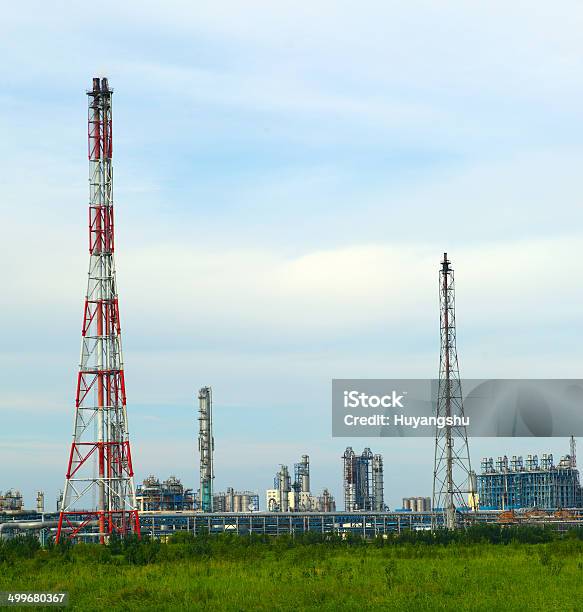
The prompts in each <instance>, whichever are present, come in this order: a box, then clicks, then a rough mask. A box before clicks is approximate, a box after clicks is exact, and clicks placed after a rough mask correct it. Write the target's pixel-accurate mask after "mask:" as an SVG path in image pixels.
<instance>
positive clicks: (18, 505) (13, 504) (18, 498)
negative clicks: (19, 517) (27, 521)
mask: <svg viewBox="0 0 583 612" xmlns="http://www.w3.org/2000/svg"><path fill="white" fill-rule="evenodd" d="M22 508H23V502H22V493H21V492H20V491H17V490H16V489H8V491H6V492H5V493H4V495H2V491H0V512H20V511H21V510H22Z"/></svg>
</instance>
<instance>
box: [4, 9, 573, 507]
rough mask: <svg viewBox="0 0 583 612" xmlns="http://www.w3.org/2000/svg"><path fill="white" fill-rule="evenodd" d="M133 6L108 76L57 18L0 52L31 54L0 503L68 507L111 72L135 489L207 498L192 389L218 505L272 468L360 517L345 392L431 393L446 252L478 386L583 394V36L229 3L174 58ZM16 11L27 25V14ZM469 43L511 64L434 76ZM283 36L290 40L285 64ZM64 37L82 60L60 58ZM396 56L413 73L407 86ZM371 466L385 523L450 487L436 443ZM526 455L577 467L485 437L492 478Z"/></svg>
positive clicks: (17, 169)
mask: <svg viewBox="0 0 583 612" xmlns="http://www.w3.org/2000/svg"><path fill="white" fill-rule="evenodd" d="M130 4H131V3H130ZM128 6H129V5H128ZM181 6H182V10H183V11H185V12H188V11H190V10H191V9H189V8H188V6H187V4H186V3H185V4H184V5H181ZM290 6H291V5H290ZM375 8H376V10H378V11H379V12H380V13H381V16H382V11H383V10H384V9H383V8H382V7H381V5H380V3H379V5H378V6H377V5H375ZM294 9H297V7H294ZM114 10H116V11H117V12H118V13H119V14H118V17H119V19H118V21H117V23H118V24H119V25H118V26H116V28H115V29H114V30H112V31H109V32H108V33H107V34H106V36H108V37H110V41H109V42H110V43H111V44H110V45H106V47H108V48H109V49H110V50H109V51H106V53H105V60H104V61H105V64H106V65H105V66H101V65H100V66H94V65H92V63H91V61H90V60H89V55H88V52H87V51H86V47H87V48H89V47H90V46H91V44H92V43H93V42H94V41H95V37H96V32H97V31H99V32H100V33H101V32H102V30H101V29H100V28H95V24H92V25H91V29H90V27H89V24H83V23H81V22H80V21H79V20H78V19H77V16H76V14H75V10H74V9H71V13H70V14H69V15H68V19H67V20H65V21H62V20H59V19H58V18H57V13H58V11H57V12H55V13H54V14H53V11H52V9H49V8H48V7H44V6H43V5H41V4H38V10H37V12H36V17H34V18H30V16H29V15H28V16H27V19H30V25H29V27H30V29H31V31H34V33H35V36H29V37H27V40H26V45H25V43H24V42H23V43H19V42H18V40H16V36H17V35H16V32H17V31H18V27H12V28H8V31H7V34H6V37H5V39H4V40H3V41H0V50H5V51H7V57H8V58H9V60H10V61H7V62H4V63H3V66H2V67H0V74H2V79H3V81H2V82H3V86H2V93H1V95H0V109H1V111H2V112H1V113H0V117H1V121H2V125H1V126H0V127H1V128H2V133H3V138H2V142H0V154H1V155H2V158H3V159H4V160H6V163H4V164H3V167H2V169H0V178H1V181H2V184H3V197H2V201H1V203H0V206H1V207H2V214H3V218H4V222H3V224H2V226H3V230H4V231H3V236H2V244H1V246H0V248H1V249H2V254H3V255H4V260H5V261H7V262H8V266H9V270H8V275H7V279H6V285H5V288H4V290H3V305H2V312H3V321H4V325H3V331H2V333H3V345H2V348H1V358H2V362H3V368H2V374H1V377H2V378H1V380H0V383H1V389H2V392H1V397H0V415H1V418H2V421H3V426H2V428H1V430H0V462H1V463H2V465H3V466H5V467H4V468H3V470H2V474H1V478H0V490H5V489H8V488H11V487H14V488H18V489H21V490H22V491H23V492H24V494H25V498H26V501H27V503H26V504H25V505H27V506H33V505H34V498H35V496H36V491H37V490H43V491H45V495H46V506H47V508H54V498H55V497H56V494H57V492H58V490H59V489H61V488H62V486H63V471H64V467H65V463H66V458H67V456H66V455H67V447H68V445H69V444H70V440H71V438H70V432H71V413H72V409H73V405H74V381H75V369H76V366H77V365H78V364H77V361H78V355H79V349H78V342H79V332H80V328H81V323H82V321H81V317H80V313H79V304H80V301H81V299H82V297H83V293H84V279H85V278H86V277H85V275H86V264H87V256H86V255H87V245H86V244H85V243H86V232H85V230H84V228H85V226H86V222H87V184H86V178H85V177H86V175H87V160H86V157H85V156H84V151H85V150H86V149H85V148H86V144H85V142H84V139H85V137H86V134H85V133H84V128H83V124H84V121H85V120H86V117H85V114H86V108H85V106H84V104H83V102H84V101H83V96H82V88H83V87H84V86H86V83H87V74H88V73H89V74H93V73H94V72H95V73H97V72H99V73H101V72H106V74H107V76H109V77H110V81H111V85H112V86H113V88H114V90H115V91H116V94H115V100H114V109H115V111H114V112H115V121H116V124H115V128H114V129H115V134H116V141H115V142H116V144H115V146H116V153H115V155H116V170H115V201H116V224H117V225H116V231H117V233H118V240H119V243H120V244H121V245H122V247H121V248H120V251H119V253H118V254H116V259H117V268H118V279H119V286H120V299H121V300H122V302H123V310H122V315H121V316H122V320H121V324H122V327H123V333H124V354H125V361H126V380H127V386H128V411H129V415H130V417H129V422H130V430H131V437H132V451H133V458H134V465H135V469H136V484H138V483H140V482H142V480H143V479H145V478H146V477H147V476H148V475H149V474H155V475H157V476H158V477H160V478H167V477H168V476H169V475H171V474H176V475H177V476H178V477H179V478H180V479H181V480H182V482H183V483H184V484H185V486H188V487H191V488H192V487H195V488H196V487H197V483H198V456H197V454H196V452H195V449H196V438H197V436H198V422H197V412H196V411H197V401H198V400H197V394H198V389H199V388H200V387H203V386H205V385H210V386H212V388H213V402H214V403H213V425H214V437H215V440H216V450H215V466H214V467H215V474H216V478H215V483H214V488H215V490H217V491H224V490H226V489H227V487H234V488H235V489H239V490H252V491H257V492H259V494H260V498H261V499H262V500H263V493H264V491H265V489H267V488H270V487H271V486H272V485H271V483H272V480H273V474H274V473H275V472H276V470H277V469H278V466H279V465H280V464H281V463H285V462H288V461H289V460H290V458H293V457H300V456H301V455H304V454H307V455H309V456H310V462H311V463H310V465H311V480H312V484H313V489H312V490H314V491H321V490H322V489H323V488H324V487H327V488H329V489H330V491H331V492H332V494H333V495H334V496H335V498H336V500H342V498H343V495H342V460H341V457H342V454H343V452H344V449H345V447H346V446H347V444H352V446H354V447H358V448H360V447H362V446H363V444H362V441H360V442H353V441H351V440H346V439H336V440H334V439H332V438H331V430H330V410H331V407H330V384H331V379H332V378H343V377H346V378H357V377H362V378H388V377H390V378H396V377H411V378H417V377H426V378H434V377H436V376H437V374H438V369H439V294H438V286H437V280H436V279H437V271H438V268H439V258H440V256H441V254H442V253H443V251H445V250H447V252H448V253H449V254H450V255H451V257H452V259H453V261H454V265H455V270H456V281H457V324H458V330H457V343H458V351H459V356H460V372H461V376H462V378H463V377H504V378H511V377H544V378H553V377H565V378H567V377H574V378H577V377H580V372H582V371H583V359H582V356H581V351H580V347H578V345H577V344H576V342H575V341H574V338H575V337H576V336H577V333H578V331H579V330H580V328H581V320H582V318H581V315H580V306H579V304H580V303H581V301H582V298H583V295H582V293H583V292H582V289H581V286H582V284H581V282H580V278H581V277H583V274H582V273H583V270H582V267H583V263H582V262H583V257H582V255H583V246H582V245H583V241H582V237H581V235H580V232H578V231H577V230H576V229H575V228H576V227H577V226H580V225H581V220H582V219H581V215H582V214H583V213H582V210H583V207H581V205H580V198H581V194H580V187H579V179H578V172H579V167H580V166H581V162H582V161H583V159H582V158H583V150H582V149H581V145H580V144H579V143H580V142H581V141H582V139H581V134H580V133H579V132H580V131H581V127H580V126H581V125H583V122H581V117H580V115H581V112H582V111H581V109H580V108H578V107H576V105H575V104H573V103H572V102H571V100H573V99H575V98H576V95H577V96H578V95H580V93H581V89H583V77H582V76H581V75H580V74H571V72H570V71H569V58H570V57H572V55H573V54H575V53H579V52H580V51H581V46H583V43H582V42H581V41H580V37H579V35H578V32H579V29H578V27H576V26H577V20H576V19H574V20H572V21H573V23H572V24H571V25H569V24H562V25H564V26H565V27H566V29H562V30H561V36H560V38H559V36H558V35H557V37H556V38H555V37H554V36H553V35H552V33H550V32H549V30H548V17H549V16H548V15H543V14H534V13H530V14H528V15H524V14H523V13H522V12H520V11H518V9H513V8H511V7H510V8H509V7H507V6H506V7H505V9H504V10H505V13H508V19H507V22H508V25H507V26H506V27H507V30H505V29H503V30H502V32H500V31H498V30H497V34H496V37H494V36H493V32H492V29H491V24H489V22H488V19H487V15H484V14H483V13H481V12H480V11H479V10H478V9H477V8H469V7H465V8H462V7H461V5H459V6H457V9H456V15H457V19H456V20H455V21H454V22H453V23H451V22H450V21H449V20H448V19H449V17H450V16H451V15H448V11H447V10H445V11H443V12H441V11H440V12H439V13H437V12H436V13H431V14H429V15H427V16H426V19H427V21H426V22H422V23H420V24H419V23H417V24H415V27H413V25H411V24H410V23H409V22H408V17H407V12H406V10H405V9H403V11H402V12H398V14H397V15H396V16H395V15H394V14H393V15H392V17H393V19H392V21H390V22H389V21H387V20H385V19H382V18H380V19H379V20H378V22H379V26H378V29H377V26H376V25H375V24H374V22H373V21H371V20H370V19H367V21H366V26H364V25H363V24H362V23H361V22H360V21H359V20H358V14H350V15H344V14H343V13H341V12H340V10H339V9H338V8H335V7H333V6H332V4H331V5H330V6H328V7H327V8H326V11H328V12H329V14H330V18H331V21H332V22H334V29H333V30H329V29H328V28H327V27H326V25H325V24H326V22H327V20H326V19H318V20H317V23H318V25H317V26H316V25H314V23H313V21H312V17H313V15H311V14H306V15H305V16H304V17H305V18H304V19H303V20H301V21H298V20H286V18H285V11H284V14H283V15H278V16H276V15H275V14H274V13H271V12H270V10H269V6H268V5H267V4H263V3H257V4H253V5H252V6H251V7H250V8H249V14H244V13H243V11H242V9H241V8H239V7H237V5H236V4H233V6H232V7H231V10H229V11H225V12H215V11H216V10H217V9H210V8H208V7H207V8H205V9H204V10H202V11H200V12H198V10H197V14H194V13H189V17H190V19H191V24H192V25H191V26H188V25H184V26H183V27H182V28H181V29H180V30H179V31H178V33H176V31H175V30H172V38H173V39H174V40H175V44H173V45H170V44H168V43H169V38H170V36H171V34H170V31H171V28H170V27H169V24H168V23H165V21H164V19H160V17H161V13H158V12H157V11H154V10H153V9H146V10H144V11H138V13H139V17H136V16H135V15H134V14H130V10H129V9H124V8H117V9H114ZM126 10H127V11H128V12H127V13H125V11H126ZM246 10H247V9H246ZM278 10H281V7H278ZM290 10H291V9H290ZM305 10H306V11H307V12H309V11H308V9H305ZM310 10H314V11H315V10H322V11H324V10H325V9H324V8H323V5H322V8H320V9H310ZM578 10H579V13H578V14H579V17H580V19H581V18H583V10H582V9H578ZM217 11H218V10H217ZM353 11H355V9H353V10H352V11H348V13H352V12H353ZM6 13H7V19H8V22H9V23H10V24H11V25H12V26H18V25H19V24H20V25H22V20H23V19H24V13H23V12H22V13H21V9H18V8H14V7H10V8H8V9H6ZM254 20H255V21H254ZM395 20H396V21H395ZM579 21H580V20H579ZM27 23H28V22H27ZM349 23H350V24H351V25H352V27H351V28H346V29H343V28H342V27H340V26H341V25H342V24H344V25H345V26H346V25H347V24H349ZM380 23H383V29H382V30H381V29H380ZM519 23H520V26H521V27H520V28H518V27H517V24H519ZM359 24H360V25H359ZM512 24H514V26H516V27H515V29H513V28H512ZM130 25H131V36H127V34H128V32H130ZM171 25H172V28H175V27H176V26H177V24H176V22H173V23H172V24H171ZM435 25H437V27H434V26H435ZM496 25H497V27H498V28H499V26H500V24H499V22H498V21H497V22H496ZM430 26H431V27H430ZM359 27H363V28H365V30H362V31H358V32H357V31H356V30H358V28H359ZM386 27H389V29H390V28H396V27H401V28H405V29H407V28H409V29H410V30H411V33H412V36H411V37H410V38H409V43H408V44H409V45H410V48H401V49H395V48H394V46H393V43H391V40H390V39H391V36H390V33H389V32H387V31H385V28H386ZM93 28H95V30H93ZM448 28H459V30H460V31H461V30H463V31H468V32H471V33H472V37H474V38H476V37H477V38H479V39H480V40H481V41H482V42H483V41H485V40H489V39H491V42H492V53H491V55H483V54H480V53H478V51H477V50H476V49H474V47H473V46H472V43H471V42H470V41H467V42H466V43H465V45H466V46H465V47H464V48H463V49H462V47H461V46H459V45H461V44H462V43H460V42H459V39H457V42H456V43H453V42H452V43H451V44H450V45H445V46H443V45H442V46H441V47H440V49H441V53H443V54H448V53H449V54H460V53H461V52H465V54H466V57H467V59H466V61H465V62H461V63H456V68H455V72H452V70H453V69H452V67H451V66H449V67H446V69H445V70H444V72H443V73H442V74H435V73H434V71H433V70H432V71H431V74H429V72H428V69H429V66H430V65H431V66H434V65H435V61H436V58H435V57H434V56H432V57H431V58H430V59H431V62H428V61H427V59H426V58H427V57H428V56H431V55H432V53H431V52H432V49H433V48H434V44H435V41H436V40H437V37H438V35H439V37H440V40H441V38H442V37H446V35H447V29H448ZM543 28H547V29H546V30H545V32H546V34H545V38H544V39H538V38H537V34H538V33H540V32H542V30H543ZM339 31H343V32H345V34H344V36H345V37H346V39H345V40H342V39H340V40H339V39H337V38H336V36H335V35H334V34H333V32H334V33H337V32H339ZM436 32H437V33H436ZM438 33H439V34H438ZM276 34H277V35H276ZM281 36H284V37H287V38H286V39H289V40H294V41H297V44H295V45H288V46H286V49H285V50H284V49H282V48H281V47H280V45H279V39H280V38H281ZM59 39H65V40H66V41H67V43H68V44H67V49H68V61H67V62H65V61H64V58H63V57H62V53H63V52H62V51H61V47H60V46H59V45H58V44H56V45H53V44H49V43H48V41H49V40H59ZM532 39H536V44H534V42H533V41H532ZM144 40H148V41H150V42H149V44H148V45H146V44H145V43H144V42H143V41H144ZM403 40H404V38H403V37H400V41H401V42H400V44H401V45H403ZM405 40H407V37H405ZM347 43H349V46H350V48H351V49H352V50H353V53H352V54H351V55H347V54H346V53H345V52H343V51H342V50H343V49H344V47H345V46H346V44H347ZM162 47H163V48H162ZM405 47H407V43H405ZM63 48H64V47H63ZM72 48H77V49H78V50H79V53H78V55H75V54H71V53H70V50H71V49H72ZM315 48H317V49H318V50H319V51H320V53H319V54H318V61H317V62H315V63H314V62H312V61H311V60H312V57H313V56H312V52H313V50H314V49H315ZM403 53H407V57H408V59H410V60H411V61H410V62H409V71H404V70H402V69H400V68H399V57H401V54H403ZM108 54H109V55H108ZM338 54H340V57H342V58H344V60H345V62H344V70H343V72H342V74H339V73H338V71H337V66H338V65H339V57H338ZM502 57H510V58H513V59H512V61H509V62H507V61H502ZM332 58H334V62H333V63H332ZM381 58H384V59H381ZM386 58H391V59H392V61H391V62H388V63H387V60H386ZM393 62H394V63H393ZM332 65H334V66H336V70H334V71H332V70H331V67H332ZM64 66H66V70H65V69H64ZM24 68H26V69H24ZM88 71H89V72H88ZM492 74H496V75H497V77H498V78H497V79H496V83H495V85H494V84H492V83H491V81H489V80H488V77H489V76H490V75H492ZM423 76H424V77H426V78H424V79H423V78H421V77H423ZM429 77H431V78H429ZM420 82H423V83H424V85H423V87H419V83H420ZM517 82H518V83H519V85H516V83H517ZM541 82H544V88H540V87H538V85H540V83H541ZM355 84H356V85H357V86H355ZM349 86H350V87H349ZM494 87H495V88H496V90H497V91H494V90H493V89H492V88H494ZM504 87H506V90H505V95H504V96H502V97H498V95H499V93H500V91H498V90H499V89H501V88H504ZM349 90H350V94H349V93H348V91H349ZM494 94H496V95H494ZM468 98H472V99H473V101H474V103H473V104H472V105H471V107H468V106H466V105H465V104H464V103H463V101H464V100H465V99H468ZM502 98H503V102H502V101H501V99H502ZM525 106H527V107H528V112H524V108H525ZM47 116H49V117H50V118H51V119H50V121H47V120H46V117H47ZM551 128H552V129H551ZM364 445H365V446H370V447H371V448H372V450H373V451H374V452H375V453H377V452H378V453H380V454H382V456H383V460H384V466H385V479H384V497H385V501H386V503H387V504H388V505H389V506H390V507H393V508H394V507H399V506H400V505H401V500H402V498H403V497H408V496H409V497H411V496H429V495H430V494H431V486H432V473H431V472H432V469H431V463H432V459H433V440H430V439H426V440H412V439H411V440H404V439H403V440H400V439H390V440H389V439H385V440H370V441H369V440H366V443H365V444H364ZM531 452H532V453H539V454H542V453H547V452H552V453H554V454H555V455H556V456H557V457H559V456H562V455H564V454H566V453H567V452H568V440H566V439H565V440H563V439H560V440H559V439H554V440H547V439H538V440H533V439H529V440H519V439H503V440H484V439H482V440H472V439H470V453H471V457H472V464H473V465H475V466H478V465H479V464H480V459H481V457H482V456H492V455H493V456H497V455H504V454H507V455H509V456H510V455H520V454H523V455H527V454H528V453H531ZM404 464H406V465H407V470H402V469H400V470H395V469H391V467H390V466H394V465H404ZM262 503H263V502H262Z"/></svg>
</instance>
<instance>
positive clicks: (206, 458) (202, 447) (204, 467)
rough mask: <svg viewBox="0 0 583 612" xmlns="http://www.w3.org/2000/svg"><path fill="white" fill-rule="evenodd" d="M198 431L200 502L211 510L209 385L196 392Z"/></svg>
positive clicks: (210, 404)
mask: <svg viewBox="0 0 583 612" xmlns="http://www.w3.org/2000/svg"><path fill="white" fill-rule="evenodd" d="M198 402H199V416H198V422H199V433H198V450H199V452H200V504H201V509H202V511H203V512H212V511H213V480H214V478H215V472H214V465H213V453H214V450H215V440H214V438H213V401H212V390H211V388H210V387H203V388H202V389H201V390H200V391H199V393H198Z"/></svg>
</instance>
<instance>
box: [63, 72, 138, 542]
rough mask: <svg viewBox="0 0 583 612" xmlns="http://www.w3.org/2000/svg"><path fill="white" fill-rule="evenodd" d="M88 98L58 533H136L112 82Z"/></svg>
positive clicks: (102, 537)
mask: <svg viewBox="0 0 583 612" xmlns="http://www.w3.org/2000/svg"><path fill="white" fill-rule="evenodd" d="M87 95H88V99H89V120H88V137H89V253H90V260H89V280H88V284H87V295H86V298H85V309H84V316H83V329H82V332H81V333H82V340H81V359H80V366H79V374H78V378H77V394H76V402H75V418H74V429H73V442H72V444H71V450H70V454H69V462H68V467H67V474H66V478H65V489H64V495H63V504H62V507H61V509H60V510H61V512H60V515H59V524H58V531H57V541H58V540H59V539H60V538H61V537H62V536H63V535H66V536H67V537H69V538H84V539H93V538H98V539H99V541H100V542H101V543H105V542H107V540H108V538H109V536H110V535H112V534H117V535H119V536H124V535H126V534H129V533H132V532H133V533H137V534H138V535H139V533H140V522H139V517H138V511H137V509H136V496H135V489H134V479H133V476H134V472H133V467H132V458H131V451H130V441H129V432H128V418H127V411H126V391H125V383H124V367H123V356H122V347H121V327H120V317H119V306H118V294H117V286H116V278H115V263H114V255H113V254H114V244H115V242H114V217H113V194H112V187H113V174H112V163H111V160H112V120H111V117H112V115H111V96H112V90H111V89H110V87H109V84H108V82H107V79H106V78H102V79H99V78H94V79H93V88H92V89H91V90H90V91H88V92H87Z"/></svg>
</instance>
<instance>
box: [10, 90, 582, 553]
mask: <svg viewBox="0 0 583 612" xmlns="http://www.w3.org/2000/svg"><path fill="white" fill-rule="evenodd" d="M112 94H113V90H112V89H111V88H110V86H109V83H108V80H107V79H106V78H94V79H93V83H92V87H91V89H90V90H89V91H88V92H87V96H88V101H89V104H88V139H89V232H88V236H89V255H90V257H89V274H88V284H87V292H86V295H85V300H84V304H83V327H82V333H81V360H80V366H79V370H78V373H77V384H76V400H75V405H74V408H73V411H74V426H73V438H72V442H71V445H70V447H69V449H68V453H67V457H68V460H67V464H66V469H65V478H64V487H63V493H62V496H60V498H59V503H58V509H57V512H56V513H54V512H45V504H44V493H43V492H42V491H39V492H38V494H37V499H36V509H35V510H26V509H25V508H24V504H23V499H22V495H21V494H20V492H19V491H17V490H8V491H6V492H5V493H4V494H0V537H12V536H14V535H16V534H19V533H24V532H31V531H32V532H36V533H38V534H39V536H40V537H41V539H43V541H46V540H47V538H49V537H50V538H54V539H55V540H56V541H59V540H60V539H63V538H66V539H68V540H73V541H77V540H84V541H93V542H95V541H97V542H101V543H107V541H108V539H109V538H110V537H111V536H112V535H113V534H115V535H117V536H120V537H123V536H125V535H128V534H137V535H138V536H139V535H140V534H142V533H146V534H150V535H152V536H155V537H165V536H167V535H168V534H169V533H171V532H172V531H176V530H188V531H192V532H194V533H199V532H202V531H204V532H210V533H223V532H230V533H240V534H249V533H260V534H271V535H278V534H282V533H291V534H294V533H301V532H305V531H318V532H322V533H338V534H343V535H344V534H350V533H352V534H358V535H362V536H364V537H374V536H379V535H385V534H387V533H389V532H400V531H402V530H405V529H411V530H416V529H436V528H448V529H455V528H460V527H464V526H467V525H471V524H473V523H476V522H492V523H497V522H504V523H521V522H532V521H538V522H539V523H551V524H554V525H556V526H557V528H558V529H566V528H568V527H570V526H571V525H580V524H583V510H581V507H582V505H583V496H582V491H581V485H580V483H579V473H578V470H577V467H576V459H575V440H574V439H573V438H572V439H571V449H570V453H569V454H567V455H566V456H564V457H563V458H562V459H560V460H559V461H558V462H557V463H556V464H555V461H554V459H553V456H552V455H550V454H544V455H542V457H541V459H540V460H539V459H538V457H537V456H536V455H528V456H527V458H526V460H524V459H523V458H522V457H518V456H512V458H511V459H510V460H509V459H508V457H506V456H504V457H499V458H498V459H497V460H496V461H493V459H492V458H484V459H482V462H481V473H480V474H478V475H476V474H475V472H474V471H473V470H472V467H471V459H470V451H469V444H468V437H467V432H466V430H465V427H463V426H454V425H451V426H449V425H448V426H445V427H443V428H441V429H437V430H436V436H435V447H434V450H435V452H434V464H433V492H432V496H431V498H430V497H424V496H421V497H408V498H403V504H402V508H401V509H398V510H392V511H391V510H389V508H388V506H387V504H386V502H385V486H386V484H385V480H384V469H383V458H382V456H381V454H378V453H373V452H372V451H371V449H370V448H368V447H367V448H364V450H363V451H362V453H361V454H356V453H355V451H354V450H353V448H352V447H348V448H346V450H345V451H344V453H343V455H342V457H341V459H342V472H340V469H341V466H340V462H339V464H338V474H339V476H340V473H342V480H343V494H344V500H343V501H344V510H342V511H339V510H337V508H336V501H335V499H334V497H333V496H332V495H331V493H330V489H329V488H324V489H323V490H322V492H321V493H320V494H314V493H313V492H312V485H311V469H312V466H311V465H310V458H309V456H308V455H307V454H304V455H302V456H301V458H300V460H299V461H298V462H297V463H295V464H294V468H293V474H292V473H290V470H289V468H288V466H287V465H280V467H279V469H278V470H277V472H276V474H275V478H274V481H273V487H272V488H267V489H266V491H265V498H264V499H265V508H261V507H260V497H261V496H260V495H259V493H258V492H253V491H248V490H243V491H235V490H234V489H233V488H231V487H229V488H227V490H226V492H215V491H214V486H213V485H214V479H215V466H214V454H215V439H214V433H213V429H214V427H213V424H214V423H213V418H214V415H213V410H214V407H213V393H212V389H211V387H210V386H204V387H202V388H201V389H200V391H199V392H198V394H197V396H196V405H197V418H198V456H199V476H200V481H199V483H198V490H196V491H195V490H193V489H190V488H186V487H185V486H184V485H183V484H182V483H181V481H180V480H179V479H178V478H176V477H175V476H169V477H168V478H167V479H166V480H163V481H161V480H160V479H159V478H158V477H156V476H154V475H150V476H148V477H147V478H145V480H144V481H143V482H142V484H140V485H138V486H137V487H135V486H134V478H135V476H134V475H135V467H134V464H133V461H132V454H131V444H130V437H129V433H128V431H129V428H128V415H127V410H126V389H125V377H124V361H123V356H122V345H121V325H120V306H119V298H118V291H117V282H116V275H115V264H114V248H115V247H117V244H116V243H115V240H114V214H113V170H112V152H113V146H112V111H111V98H112ZM84 231H85V232H87V229H86V228H85V230H84ZM439 296H440V299H439V307H440V366H439V393H438V399H437V405H436V407H435V411H436V413H437V415H438V416H448V417H449V416H451V415H460V416H462V417H463V415H464V407H463V402H462V389H461V382H460V375H459V367H458V355H457V348H456V321H455V288H454V274H453V268H452V265H451V262H450V260H449V259H448V257H447V254H444V256H443V260H442V262H441V266H440V269H439ZM219 418H220V415H219ZM193 433H194V432H193ZM193 437H194V436H193ZM454 440H455V442H454ZM193 447H194V443H193ZM218 447H219V449H220V441H219V444H218ZM339 459H340V458H339ZM193 463H194V462H193ZM534 510H536V511H537V513H536V515H534V514H533V511H534Z"/></svg>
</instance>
